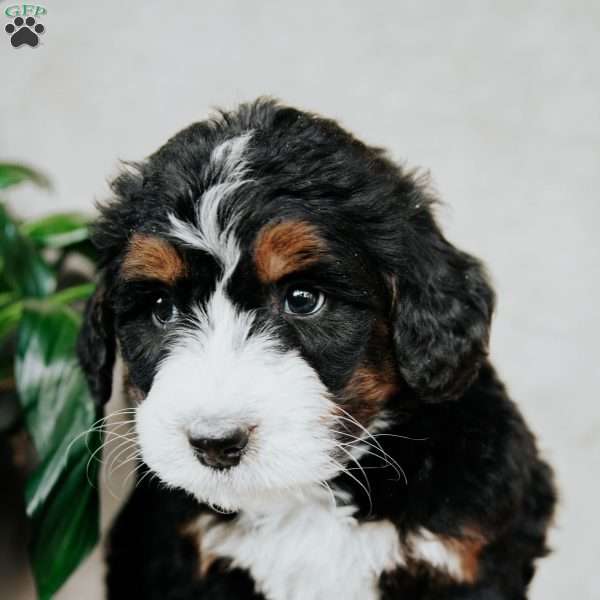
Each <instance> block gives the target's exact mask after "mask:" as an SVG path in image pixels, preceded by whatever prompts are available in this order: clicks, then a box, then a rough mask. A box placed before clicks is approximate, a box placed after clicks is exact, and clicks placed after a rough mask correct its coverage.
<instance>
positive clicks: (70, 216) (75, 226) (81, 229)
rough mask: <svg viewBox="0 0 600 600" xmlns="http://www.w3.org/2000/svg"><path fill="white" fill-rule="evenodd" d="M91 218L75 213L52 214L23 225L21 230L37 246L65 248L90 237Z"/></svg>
mask: <svg viewBox="0 0 600 600" xmlns="http://www.w3.org/2000/svg"><path fill="white" fill-rule="evenodd" d="M88 224H89V220H88V219H86V218H85V217H84V216H82V215H79V214H75V213H64V214H56V215H50V216H49V217H44V218H43V219H39V220H36V221H29V222H28V223H23V225H21V232H22V233H23V234H24V235H25V236H27V237H28V238H29V239H31V240H33V242H34V243H35V244H36V245H37V246H41V247H46V248H64V247H66V246H72V245H73V244H77V243H79V242H82V241H84V240H87V239H88V238H89V229H88Z"/></svg>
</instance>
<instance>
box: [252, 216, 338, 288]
mask: <svg viewBox="0 0 600 600" xmlns="http://www.w3.org/2000/svg"><path fill="white" fill-rule="evenodd" d="M325 250H326V246H325V242H324V241H323V240H322V239H321V238H320V237H319V236H318V234H317V232H316V230H315V228H314V227H313V226H312V225H310V224H309V223H305V222H303V221H285V222H283V223H278V224H275V225H266V226H265V227H263V228H262V229H261V230H260V232H259V234H258V236H257V238H256V244H255V246H254V263H255V265H256V271H257V273H258V277H259V279H260V280H261V282H262V283H274V282H275V281H277V280H279V279H281V278H282V277H284V276H285V275H287V274H289V273H293V272H294V271H298V270H299V269H303V268H306V267H308V266H310V265H311V264H313V263H315V262H316V261H317V260H318V259H319V257H320V256H321V255H322V254H323V253H324V252H325Z"/></svg>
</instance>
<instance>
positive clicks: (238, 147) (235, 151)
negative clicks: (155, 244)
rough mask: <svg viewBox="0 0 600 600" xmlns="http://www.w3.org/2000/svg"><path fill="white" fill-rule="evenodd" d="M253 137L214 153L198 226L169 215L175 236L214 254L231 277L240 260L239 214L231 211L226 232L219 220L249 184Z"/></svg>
mask: <svg viewBox="0 0 600 600" xmlns="http://www.w3.org/2000/svg"><path fill="white" fill-rule="evenodd" d="M251 137H252V132H251V131H249V132H247V133H244V134H243V135H239V136H237V137H234V138H231V139H229V140H227V141H225V142H223V143H222V144H219V145H218V146H217V147H216V148H215V149H214V150H213V151H212V153H211V156H210V163H209V165H208V167H207V173H208V174H209V175H208V176H209V178H210V180H209V182H207V183H208V185H209V186H210V187H208V189H207V190H206V191H205V192H204V193H203V194H202V197H201V198H200V199H199V200H198V204H197V206H196V211H195V213H196V214H195V219H196V222H195V223H186V222H185V221H182V220H181V219H178V218H177V217H176V216H175V215H173V214H171V215H169V221H170V222H171V225H172V229H171V236H172V237H173V238H176V239H178V240H180V241H182V242H183V243H184V244H186V245H188V246H192V247H194V248H199V249H200V250H204V251H205V252H208V253H210V254H212V255H213V256H214V257H215V258H216V259H217V260H219V261H220V262H221V264H222V265H223V267H224V268H225V270H226V272H227V273H230V272H231V271H232V270H233V268H234V267H235V265H236V264H237V261H238V259H239V248H238V246H237V243H236V241H235V239H234V237H233V233H232V229H233V226H234V224H235V211H234V210H231V213H230V218H229V222H228V223H227V224H226V225H225V227H224V228H222V227H221V225H220V224H219V217H220V216H221V214H222V210H223V209H224V208H225V205H226V201H227V199H228V197H229V196H230V195H231V194H232V193H233V192H234V191H235V190H237V189H238V188H239V187H241V186H242V185H244V184H245V183H247V182H248V181H249V180H248V179H247V177H246V176H247V174H248V164H247V162H246V161H245V160H244V152H245V150H246V148H247V146H248V142H249V141H250V139H251Z"/></svg>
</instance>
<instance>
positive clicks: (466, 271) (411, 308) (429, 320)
mask: <svg viewBox="0 0 600 600" xmlns="http://www.w3.org/2000/svg"><path fill="white" fill-rule="evenodd" d="M426 221H427V222H425V223H421V226H420V227H418V228H417V229H416V230H415V231H413V234H412V235H411V236H410V237H411V238H412V239H409V240H408V241H407V240H404V244H403V246H404V249H405V250H408V255H409V260H408V261H406V260H404V261H403V263H404V268H402V269H399V271H401V272H400V273H398V274H396V275H395V276H394V278H393V279H394V288H395V294H394V296H395V300H394V302H395V309H394V317H393V318H394V319H395V323H394V342H395V349H396V356H397V360H398V368H399V371H400V373H401V374H402V376H403V377H404V379H405V381H406V382H407V383H408V385H409V386H410V387H411V388H412V389H413V390H414V391H415V392H416V394H417V396H418V397H420V398H422V399H423V400H426V401H429V402H441V401H444V400H452V399H456V398H458V397H459V396H460V395H461V394H462V392H464V390H465V388H466V387H467V386H468V385H469V384H470V383H471V382H472V381H473V380H474V378H475V377H476V376H477V373H478V371H479V367H480V366H481V363H482V362H483V360H484V359H485V357H486V356H487V347H488V338H489V330H490V321H491V316H492V312H493V309H494V292H493V290H492V288H491V287H490V284H489V283H488V279H487V276H486V274H485V271H484V269H483V267H482V265H481V263H480V262H479V261H478V260H476V259H475V258H473V257H472V256H470V255H468V254H466V253H464V252H461V251H460V250H458V249H456V248H455V247H454V246H452V244H450V243H449V242H448V241H447V240H446V239H445V238H444V237H443V235H442V234H441V233H440V231H439V229H438V228H437V225H436V224H435V222H434V221H433V219H432V218H431V217H429V218H426ZM423 225H425V226H423Z"/></svg>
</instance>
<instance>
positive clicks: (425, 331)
mask: <svg viewBox="0 0 600 600" xmlns="http://www.w3.org/2000/svg"><path fill="white" fill-rule="evenodd" d="M115 189H116V191H117V194H118V196H119V198H118V200H117V201H116V202H114V203H113V204H112V205H110V206H109V207H108V208H106V209H105V210H104V214H103V217H102V219H101V221H100V224H99V226H98V232H97V235H96V240H97V243H98V245H99V247H100V249H101V251H104V257H105V258H104V263H103V266H104V269H103V282H102V285H101V286H100V287H99V292H98V294H97V295H96V297H95V298H94V299H93V300H92V301H91V302H90V308H89V311H88V321H87V324H86V328H85V329H84V332H83V333H82V341H81V343H80V350H81V354H82V362H83V365H84V368H86V371H87V372H88V375H89V377H90V382H91V384H92V388H93V389H94V390H95V391H96V393H97V395H99V396H106V395H107V389H109V385H110V382H108V384H107V379H109V378H110V375H109V373H108V371H109V370H110V369H111V367H112V364H111V363H112V360H111V359H112V355H113V354H114V350H111V343H112V344H114V340H118V342H119V348H120V352H121V354H122V357H123V360H124V362H125V365H126V368H127V379H128V387H129V389H130V391H132V393H133V395H134V396H135V397H136V398H137V400H138V402H139V404H138V409H137V412H136V430H137V433H138V437H139V444H140V448H141V453H142V458H143V460H144V462H145V463H146V464H147V465H148V466H149V467H150V468H151V469H152V470H153V471H154V472H155V473H156V474H157V475H158V476H159V477H160V479H162V480H163V481H164V482H165V483H167V484H169V485H172V486H176V487H180V488H183V489H185V490H188V491H189V492H191V493H193V494H194V495H195V496H196V497H197V498H198V499H200V500H201V501H204V502H208V503H211V504H215V505H218V506H221V507H224V508H227V509H239V508H243V507H244V506H248V505H251V504H252V503H253V502H256V501H258V502H260V501H261V499H264V498H266V497H269V496H271V495H273V494H276V493H278V492H283V491H289V490H302V489H303V488H305V487H306V486H309V485H311V484H315V483H320V482H324V481H327V480H328V479H331V478H332V477H334V476H336V475H337V474H338V473H339V472H340V470H341V469H342V468H343V466H344V465H345V464H346V463H348V461H349V460H350V459H351V456H352V452H353V451H355V450H356V448H355V439H356V437H360V436H361V435H362V434H363V433H364V431H365V430H368V429H369V428H373V427H375V426H377V425H378V424H379V423H381V422H382V421H383V420H384V418H386V419H387V418H393V414H394V411H395V410H397V409H398V407H399V406H400V405H401V403H402V396H403V394H404V395H406V396H407V397H408V396H411V397H414V396H415V395H416V396H417V397H418V396H419V395H421V396H422V397H423V400H424V401H425V399H426V397H427V396H428V395H431V394H437V397H436V398H435V399H444V398H446V397H450V396H455V395H456V393H457V391H458V390H459V389H460V387H461V386H464V385H466V383H468V381H470V379H471V378H472V376H473V372H474V370H476V366H477V365H478V362H479V358H480V355H481V354H482V353H483V351H484V346H485V337H486V336H487V322H488V321H489V313H490V311H491V292H489V289H488V288H487V287H486V285H485V281H484V280H483V276H482V275H481V273H480V272H479V267H478V265H477V263H476V262H475V261H473V259H471V258H470V257H467V256H466V255H463V254H461V253H458V251H456V250H455V249H453V248H452V247H450V246H449V245H447V243H446V242H445V240H443V238H441V236H440V235H439V233H438V231H437V229H436V227H435V224H434V222H433V220H432V219H431V217H430V215H429V212H428V210H429V209H428V207H427V201H426V199H425V197H424V196H423V195H422V193H417V192H419V190H418V187H417V186H416V184H415V183H414V181H413V180H412V179H410V178H407V177H403V176H402V174H401V173H400V172H399V171H398V169H397V168H396V167H394V166H393V165H391V164H390V163H388V162H387V161H386V160H385V159H384V158H382V157H381V155H380V153H379V152H377V151H375V150H372V149H369V148H367V147H365V146H363V145H362V144H360V143H358V142H356V140H354V139H353V138H351V136H349V135H348V134H345V133H344V132H343V131H342V130H341V129H339V128H338V127H337V126H336V125H335V124H333V123H331V122H328V121H324V120H318V119H316V118H314V117H312V116H309V115H305V114H303V113H299V112H297V111H291V109H282V108H280V107H278V106H276V105H274V104H272V103H263V104H260V103H258V104H255V105H252V106H251V107H246V108H242V109H241V110H240V111H239V112H238V113H234V114H230V115H228V116H226V118H224V119H223V120H221V121H219V122H209V123H207V124H200V125H198V126H193V127H192V128H190V129H189V130H186V131H185V132H182V134H179V136H177V137H176V138H173V140H171V141H170V142H169V143H168V144H167V145H166V146H165V147H164V148H163V149H161V150H160V151H159V152H158V153H157V154H156V155H154V156H153V157H151V159H150V161H149V162H148V163H147V164H146V165H145V166H143V167H142V168H141V169H140V172H139V173H135V174H127V175H124V176H122V177H121V178H119V179H118V180H117V182H116V184H115ZM402 193H404V195H405V197H404V199H403V198H401V197H399V194H402ZM419 203H420V206H419ZM419 227H421V228H422V229H423V230H422V232H421V235H422V239H420V238H419V237H418V229H419ZM428 238H430V239H428ZM445 244H446V245H445ZM436 245H439V246H440V247H439V248H436ZM419 251H421V252H424V253H425V254H426V255H427V254H429V256H426V257H419V256H418V252H419ZM446 251H447V252H448V253H449V254H448V257H446V256H444V253H445V252H446ZM415 252H416V254H415ZM436 252H437V254H438V255H439V256H438V257H434V255H435V253H436ZM432 257H434V258H432ZM442 258H444V259H451V262H452V264H451V265H449V264H448V262H447V260H446V261H445V262H444V264H442V263H441V262H440V263H439V264H437V265H433V266H434V267H436V268H437V271H438V275H437V276H438V281H436V280H435V277H434V280H433V281H427V279H429V277H427V276H425V278H424V279H423V277H424V273H423V266H422V265H419V264H417V263H416V261H419V260H420V261H423V260H429V261H431V260H438V259H440V260H441V259H442ZM411 261H412V262H411ZM399 268H404V269H405V270H406V273H404V274H399V273H398V269H399ZM434 270H435V269H434ZM454 271H457V272H456V273H455V272H454ZM432 274H434V273H430V275H432ZM465 276H468V277H467V283H466V284H465V283H464V282H465ZM455 277H460V278H461V279H462V281H461V282H460V285H462V286H463V289H462V290H460V293H458V291H457V294H456V297H455V298H447V297H445V295H447V294H448V292H450V293H452V291H453V290H452V286H456V282H455ZM469 277H470V279H469ZM440 283H441V284H442V289H441V290H439V289H438V287H439V285H440ZM402 284H404V285H402ZM420 286H425V288H427V287H429V288H430V289H420ZM436 286H437V287H436ZM465 286H466V288H467V289H466V295H465ZM403 292H404V293H405V294H406V297H405V299H404V305H402V306H400V305H399V304H398V303H399V302H402V298H401V296H402V293H403ZM431 293H433V294H434V295H435V298H434V299H433V300H432V299H431V297H430V294H431ZM424 294H425V295H427V298H426V299H423V295H424ZM478 294H479V295H478ZM423 304H424V305H425V306H423ZM441 305H444V306H441ZM446 305H447V306H446ZM402 310H404V311H409V312H410V314H409V315H406V322H405V323H401V322H400V316H401V315H402ZM436 310H437V311H438V312H439V311H440V310H443V311H445V312H448V311H450V313H451V314H450V315H449V316H448V318H450V319H451V320H452V322H451V323H445V324H443V326H444V325H445V326H446V327H450V331H442V332H438V331H436V327H437V320H439V319H438V316H437V314H436V312H435V311H436ZM459 313H461V314H459ZM399 344H402V345H403V347H402V348H399ZM436 344H437V346H440V345H441V344H445V346H446V347H447V348H445V350H447V351H448V352H450V353H452V356H450V355H448V358H445V359H444V360H440V357H439V356H436V355H435V352H437V353H438V355H439V353H440V352H441V350H440V349H439V348H438V347H436ZM94 347H95V349H94ZM98 351H100V355H98ZM95 353H96V355H95ZM419 353H420V355H419ZM432 354H433V358H432ZM432 360H437V361H438V363H439V364H438V365H437V367H435V366H434V367H431V361H432ZM420 361H423V362H424V363H425V364H426V366H425V368H418V365H417V363H418V362H420ZM427 365H428V366H427ZM427 369H429V370H427ZM419 388H422V389H419Z"/></svg>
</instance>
